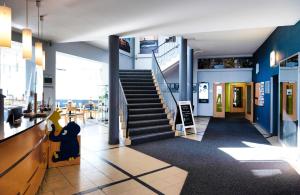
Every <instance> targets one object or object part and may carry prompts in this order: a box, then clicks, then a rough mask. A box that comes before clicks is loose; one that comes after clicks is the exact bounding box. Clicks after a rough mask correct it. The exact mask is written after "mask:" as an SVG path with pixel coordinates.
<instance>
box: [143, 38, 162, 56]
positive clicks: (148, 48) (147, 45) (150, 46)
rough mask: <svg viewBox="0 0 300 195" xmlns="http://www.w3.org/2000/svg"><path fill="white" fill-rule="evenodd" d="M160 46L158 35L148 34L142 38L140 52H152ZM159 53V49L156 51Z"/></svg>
mask: <svg viewBox="0 0 300 195" xmlns="http://www.w3.org/2000/svg"><path fill="white" fill-rule="evenodd" d="M157 47H158V38H157V37H156V36H147V37H143V38H140V54H151V53H152V50H154V49H156V48H157ZM155 53H157V51H155Z"/></svg>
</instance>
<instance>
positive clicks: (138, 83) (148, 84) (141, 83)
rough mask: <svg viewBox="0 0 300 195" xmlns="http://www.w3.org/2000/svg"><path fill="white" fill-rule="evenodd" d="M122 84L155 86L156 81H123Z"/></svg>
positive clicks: (125, 85)
mask: <svg viewBox="0 0 300 195" xmlns="http://www.w3.org/2000/svg"><path fill="white" fill-rule="evenodd" d="M121 83H122V86H124V87H127V86H154V82H135V81H134V82H128V81H126V82H121Z"/></svg>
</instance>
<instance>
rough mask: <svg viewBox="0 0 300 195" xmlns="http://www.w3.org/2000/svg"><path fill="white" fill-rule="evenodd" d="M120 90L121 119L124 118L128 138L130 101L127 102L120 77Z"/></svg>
mask: <svg viewBox="0 0 300 195" xmlns="http://www.w3.org/2000/svg"><path fill="white" fill-rule="evenodd" d="M119 92H120V97H119V112H120V114H122V118H121V120H122V122H123V124H124V125H125V130H126V138H128V136H129V132H128V102H127V99H126V96H125V93H124V90H123V86H122V83H121V80H120V79H119Z"/></svg>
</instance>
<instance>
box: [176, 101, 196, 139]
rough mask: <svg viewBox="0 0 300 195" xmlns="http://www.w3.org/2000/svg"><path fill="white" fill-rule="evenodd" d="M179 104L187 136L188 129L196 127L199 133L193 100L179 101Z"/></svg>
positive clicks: (184, 131)
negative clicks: (192, 104)
mask: <svg viewBox="0 0 300 195" xmlns="http://www.w3.org/2000/svg"><path fill="white" fill-rule="evenodd" d="M178 104H179V112H180V117H181V122H182V126H183V133H184V135H185V136H186V129H194V133H195V134H197V130H196V127H195V120H194V115H193V110H192V106H191V102H190V101H179V102H178Z"/></svg>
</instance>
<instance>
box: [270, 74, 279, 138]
mask: <svg viewBox="0 0 300 195" xmlns="http://www.w3.org/2000/svg"><path fill="white" fill-rule="evenodd" d="M278 82H279V79H278V75H275V76H272V77H271V98H270V99H271V106H270V113H271V119H270V129H271V133H272V135H274V136H277V135H278V126H279V125H278V124H279V120H278V118H279V113H278V107H279V105H278V104H279V103H278V102H279V91H278V89H279V86H278Z"/></svg>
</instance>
